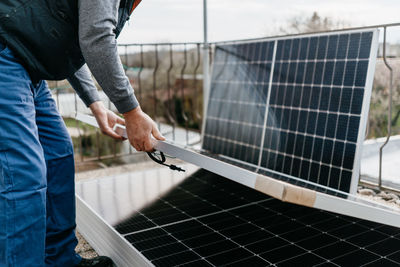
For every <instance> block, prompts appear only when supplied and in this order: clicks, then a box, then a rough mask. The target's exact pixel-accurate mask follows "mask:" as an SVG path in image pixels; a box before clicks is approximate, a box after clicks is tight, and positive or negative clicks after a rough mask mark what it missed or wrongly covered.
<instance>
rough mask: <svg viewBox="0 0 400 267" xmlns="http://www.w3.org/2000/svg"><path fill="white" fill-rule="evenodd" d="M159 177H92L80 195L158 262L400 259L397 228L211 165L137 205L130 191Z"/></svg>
mask: <svg viewBox="0 0 400 267" xmlns="http://www.w3.org/2000/svg"><path fill="white" fill-rule="evenodd" d="M159 178H160V179H159ZM159 178H157V180H158V181H159V182H160V183H163V181H169V180H170V179H171V178H170V177H169V176H168V175H165V174H164V176H162V177H159ZM154 179H155V178H154V176H150V177H146V179H140V177H137V176H135V175H130V176H129V177H128V178H127V177H119V176H116V177H114V178H112V179H110V178H106V179H98V180H96V181H94V180H91V181H89V182H83V183H80V184H78V186H77V193H78V195H79V196H80V197H81V198H82V199H83V200H85V201H86V202H87V203H92V207H91V208H92V209H94V211H95V212H96V213H97V214H102V215H101V216H102V218H103V219H104V220H106V221H108V222H109V223H110V224H112V226H113V228H114V229H115V230H116V231H118V233H119V234H120V235H122V236H123V238H124V239H125V240H126V241H127V242H129V243H130V244H131V245H132V246H133V247H134V248H135V249H136V250H137V251H139V252H140V253H141V254H142V255H143V256H144V257H145V258H146V259H147V260H148V261H149V262H151V264H153V265H155V266H225V265H229V266H380V265H382V266H398V265H399V264H400V256H399V252H398V247H399V245H400V239H399V238H400V231H399V229H398V228H395V227H390V226H385V225H382V224H378V223H373V222H369V221H365V220H360V219H355V218H351V217H347V216H342V215H336V214H333V213H330V212H325V211H321V210H318V209H313V208H307V207H303V206H297V205H294V204H289V203H284V202H281V201H278V200H276V199H273V198H271V197H268V196H266V195H264V194H261V193H258V192H256V191H254V190H252V189H250V188H247V187H245V186H243V185H240V184H238V183H235V182H232V181H230V180H228V179H222V178H221V177H219V176H218V175H216V174H213V173H211V172H208V171H205V170H199V171H197V172H195V173H194V174H192V175H190V176H189V177H187V178H185V179H181V178H179V179H178V180H177V181H181V182H179V183H177V184H176V185H175V186H173V187H171V188H170V189H169V190H167V191H165V190H164V191H163V190H161V191H163V192H162V193H160V194H158V195H153V197H150V195H151V194H145V197H146V198H147V200H148V202H147V203H149V204H148V205H145V206H142V207H140V208H134V207H138V206H141V205H137V204H138V202H140V201H141V198H135V197H134V195H132V193H133V192H143V191H144V192H151V191H152V190H154V189H155V188H157V185H156V184H153V183H152V182H151V181H153V180H154ZM94 185H96V186H94ZM111 185H112V186H111ZM131 190H133V191H131ZM161 191H160V192H161ZM89 192H91V193H89ZM124 196H125V197H127V199H128V200H130V201H128V203H127V200H126V199H125V200H124V199H123V198H124ZM122 210H124V213H125V214H129V215H128V216H125V218H124V219H121V220H119V221H113V222H112V223H111V220H109V219H107V216H105V215H104V212H105V211H108V212H111V213H115V214H117V213H119V212H121V211H122ZM85 222H86V221H85ZM91 227H94V226H93V225H91ZM98 234H99V233H97V235H98ZM133 252H134V250H132V253H133Z"/></svg>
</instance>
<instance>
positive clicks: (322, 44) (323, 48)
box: [317, 36, 328, 59]
mask: <svg viewBox="0 0 400 267" xmlns="http://www.w3.org/2000/svg"><path fill="white" fill-rule="evenodd" d="M327 49H328V37H327V36H321V37H319V38H318V50H317V59H325V58H326V54H327Z"/></svg>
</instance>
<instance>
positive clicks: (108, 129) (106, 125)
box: [89, 101, 125, 140]
mask: <svg viewBox="0 0 400 267" xmlns="http://www.w3.org/2000/svg"><path fill="white" fill-rule="evenodd" d="M89 108H90V110H91V111H92V113H93V115H94V116H95V118H96V121H97V123H98V124H99V127H100V130H101V132H102V133H103V134H105V135H108V136H110V137H112V138H114V139H116V140H125V138H124V137H122V136H120V135H119V134H117V133H116V132H115V131H114V130H113V127H114V125H115V124H117V123H118V124H122V125H125V120H124V119H123V118H121V117H119V116H117V115H116V114H115V113H114V112H112V111H111V110H108V109H106V108H105V107H104V105H103V102H101V101H97V102H93V103H92V104H91V105H90V106H89Z"/></svg>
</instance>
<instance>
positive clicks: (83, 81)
mask: <svg viewBox="0 0 400 267" xmlns="http://www.w3.org/2000/svg"><path fill="white" fill-rule="evenodd" d="M67 80H68V82H69V83H70V84H71V85H72V87H73V88H74V90H75V91H76V92H77V94H78V95H79V97H80V98H81V99H82V101H83V102H84V103H85V105H86V106H87V107H89V108H90V109H91V111H92V113H93V115H95V117H96V120H97V122H98V124H99V127H100V129H101V131H102V132H103V133H104V134H106V135H108V136H110V137H112V138H114V139H117V140H123V139H124V138H123V137H122V136H120V135H118V134H117V133H116V132H115V131H114V130H113V127H114V125H115V124H116V123H119V124H123V125H124V124H125V120H124V119H122V118H120V117H118V116H117V115H116V114H115V113H114V112H112V111H110V110H108V109H106V108H105V107H104V105H103V103H102V102H101V100H100V97H99V94H98V92H97V88H96V86H95V85H94V82H93V79H92V76H91V74H90V72H89V69H88V67H87V66H86V65H84V66H82V68H80V69H79V70H78V71H77V72H76V73H75V74H74V75H72V76H71V77H69V78H67Z"/></svg>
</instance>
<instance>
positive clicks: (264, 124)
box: [203, 30, 378, 193]
mask: <svg viewBox="0 0 400 267" xmlns="http://www.w3.org/2000/svg"><path fill="white" fill-rule="evenodd" d="M377 43H378V31H377V30H367V31H347V32H336V33H329V34H319V35H304V36H295V37H285V38H278V39H275V40H274V39H268V40H266V41H255V42H245V43H234V44H225V45H218V46H216V49H215V59H214V64H213V74H212V80H211V89H210V94H209V101H208V107H207V117H206V122H205V130H204V139H203V149H204V150H205V151H208V152H210V153H213V154H219V155H224V156H227V157H229V158H233V159H237V160H240V161H242V162H245V163H248V164H250V165H251V166H253V167H257V168H258V169H262V168H267V169H269V170H273V171H276V172H279V173H282V174H283V175H287V176H292V177H297V178H300V179H302V180H305V181H309V182H311V183H314V184H319V185H322V186H326V187H329V188H332V189H336V190H340V191H343V192H353V193H354V190H355V189H356V185H357V181H358V168H359V164H358V158H359V156H358V155H359V148H360V145H361V143H362V141H363V139H364V133H365V127H366V119H365V118H366V117H367V113H368V108H369V100H370V95H371V88H372V80H373V73H374V69H375V59H376V52H377Z"/></svg>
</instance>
